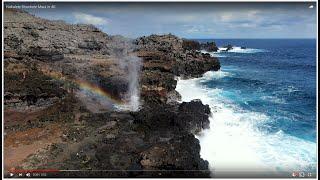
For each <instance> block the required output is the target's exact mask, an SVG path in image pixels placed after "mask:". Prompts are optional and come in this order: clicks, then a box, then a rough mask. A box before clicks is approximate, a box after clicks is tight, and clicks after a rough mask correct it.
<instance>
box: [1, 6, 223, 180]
mask: <svg viewBox="0 0 320 180" xmlns="http://www.w3.org/2000/svg"><path fill="white" fill-rule="evenodd" d="M4 27H5V30H4V52H5V54H4V70H5V71H4V74H5V77H4V80H5V87H4V94H5V97H4V100H5V102H4V103H5V124H4V126H5V127H4V129H5V133H6V134H9V135H10V137H18V134H19V132H21V131H23V132H25V131H26V132H29V131H32V132H33V131H34V130H35V128H40V129H46V128H50V127H51V126H50V125H51V124H55V127H60V129H59V131H56V129H53V130H55V132H56V136H57V138H56V139H55V141H50V143H47V144H45V145H37V146H35V145H34V143H35V141H32V142H31V141H30V143H29V144H28V145H32V151H31V152H30V153H29V154H22V155H21V158H20V159H19V160H17V159H13V160H12V161H15V163H11V164H10V163H7V165H6V166H5V168H6V170H7V169H9V168H12V167H15V168H17V169H19V168H20V169H21V168H23V169H70V170H72V169H77V170H110V171H104V172H96V173H94V172H88V173H86V174H83V173H79V174H75V173H74V174H72V173H70V172H69V174H66V175H69V176H73V177H77V176H78V177H101V176H104V177H209V175H210V173H209V170H208V162H207V161H205V160H203V159H202V158H201V157H200V145H199V141H198V140H197V139H196V138H195V137H194V134H196V133H199V132H200V131H201V130H202V129H205V128H208V127H209V120H208V117H209V116H210V109H209V107H208V105H204V104H202V102H201V101H200V100H193V101H191V102H183V103H179V102H178V101H179V100H180V98H181V97H180V95H179V93H178V92H176V91H175V87H176V84H177V80H176V77H177V76H180V77H182V78H191V77H199V76H201V75H202V74H203V73H205V72H206V71H210V70H218V69H219V68H220V64H219V61H218V59H216V58H214V57H210V55H208V54H203V53H200V52H199V48H200V47H201V45H200V44H199V43H197V42H195V41H191V40H184V39H181V38H178V37H176V36H174V35H171V34H168V35H151V36H147V37H141V38H138V39H136V40H134V45H135V46H134V48H133V51H132V52H130V53H132V54H133V55H136V56H138V57H140V58H141V59H142V60H143V63H142V70H141V72H140V75H139V80H140V88H139V89H140V91H141V93H140V95H141V101H142V102H141V106H140V108H139V110H138V111H136V112H130V111H114V109H107V110H104V111H98V112H99V113H96V112H92V111H91V110H90V109H89V108H88V106H87V105H86V102H84V101H82V100H81V99H80V98H79V97H78V96H77V94H76V93H75V92H77V91H78V90H79V87H78V86H79V85H78V84H77V82H78V79H79V78H83V79H85V80H88V81H91V82H94V83H95V84H98V85H99V87H102V88H103V89H108V90H109V91H108V94H109V96H112V97H118V98H121V97H122V96H123V94H125V93H126V92H127V90H128V84H127V83H126V77H125V74H126V69H125V68H123V67H121V65H120V64H119V63H118V61H119V59H117V56H112V54H114V51H115V49H114V48H115V46H116V45H115V44H117V43H119V40H118V39H119V37H113V36H109V35H107V34H105V33H103V32H101V31H100V30H99V29H97V28H95V27H93V26H89V25H69V24H66V23H64V22H62V21H49V20H45V19H41V18H38V17H35V16H32V15H30V14H28V13H26V12H22V11H17V10H5V14H4ZM121 47H122V46H121ZM121 47H120V48H119V49H120V50H119V51H122V49H121ZM94 108H96V107H94ZM18 112H19V113H20V114H21V116H20V115H19V114H18ZM18 115H19V116H18ZM24 116H28V118H23V117H24ZM53 130H52V131H53ZM46 138H49V137H46V136H44V137H42V139H40V140H41V141H45V140H46ZM40 140H36V142H37V141H40ZM5 141H8V137H6V136H5ZM28 147H29V146H28ZM18 148H25V146H24V145H23V144H19V143H18V144H17V145H11V144H10V143H7V144H6V145H5V152H9V151H18ZM52 176H57V177H58V176H62V175H61V174H60V175H59V174H54V173H53V174H52Z"/></svg>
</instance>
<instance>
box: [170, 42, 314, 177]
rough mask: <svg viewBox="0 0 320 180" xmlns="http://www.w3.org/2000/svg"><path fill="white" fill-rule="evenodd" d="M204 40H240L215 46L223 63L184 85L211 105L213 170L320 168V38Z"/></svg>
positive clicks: (208, 149) (204, 139)
mask: <svg viewBox="0 0 320 180" xmlns="http://www.w3.org/2000/svg"><path fill="white" fill-rule="evenodd" d="M199 41H200V42H210V41H215V42H216V44H217V46H218V47H222V46H224V45H228V44H231V45H233V46H234V49H233V50H231V51H229V52H215V53H210V54H211V55H212V56H216V57H218V58H219V60H220V62H221V70H219V71H216V72H207V73H205V74H204V75H203V77H201V78H195V79H188V80H181V79H179V81H178V84H177V87H176V90H177V91H178V92H179V93H180V94H181V95H182V101H190V100H192V99H201V100H202V102H203V103H204V104H209V106H210V108H211V112H212V117H210V128H209V129H206V130H204V131H203V132H202V133H201V134H199V135H198V136H196V137H197V138H198V139H199V140H200V145H201V157H202V158H203V159H205V160H207V161H208V162H209V166H210V168H211V170H212V172H213V174H214V175H215V176H217V177H219V174H221V176H223V174H228V172H247V173H250V172H256V173H258V174H259V173H260V172H261V173H263V172H265V173H266V172H267V173H274V175H276V174H277V173H279V174H281V173H282V174H283V173H287V174H288V175H289V176H290V175H291V173H292V172H294V171H298V172H301V171H302V172H305V173H313V174H314V173H316V162H317V149H316V148H317V146H316V133H317V132H316V108H317V107H316V93H317V91H316V76H317V75H316V61H317V59H316V40H315V39H217V40H199ZM240 47H246V49H241V48H240ZM267 176H268V174H267Z"/></svg>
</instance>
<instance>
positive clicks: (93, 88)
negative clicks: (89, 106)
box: [73, 80, 124, 104]
mask: <svg viewBox="0 0 320 180" xmlns="http://www.w3.org/2000/svg"><path fill="white" fill-rule="evenodd" d="M73 82H74V83H75V84H77V85H78V86H79V88H80V89H82V90H85V91H89V92H91V93H93V94H95V95H98V96H101V97H104V98H106V99H107V100H109V101H111V102H112V103H114V104H123V103H124V102H123V101H122V100H121V99H119V98H116V97H114V96H112V95H111V94H110V93H109V92H108V91H106V90H105V89H104V88H102V87H100V86H98V85H96V84H93V83H91V82H88V81H83V80H75V81H73Z"/></svg>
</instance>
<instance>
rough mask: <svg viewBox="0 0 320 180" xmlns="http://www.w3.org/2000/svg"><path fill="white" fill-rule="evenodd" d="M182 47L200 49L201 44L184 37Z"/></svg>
mask: <svg viewBox="0 0 320 180" xmlns="http://www.w3.org/2000/svg"><path fill="white" fill-rule="evenodd" d="M182 47H183V49H184V50H189V51H190V50H200V48H201V45H200V43H199V42H197V41H192V40H187V39H184V40H183V43H182Z"/></svg>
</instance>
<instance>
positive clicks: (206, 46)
mask: <svg viewBox="0 0 320 180" xmlns="http://www.w3.org/2000/svg"><path fill="white" fill-rule="evenodd" d="M201 49H203V50H205V51H208V52H217V51H218V50H219V48H218V47H217V45H216V43H215V42H207V43H201Z"/></svg>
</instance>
